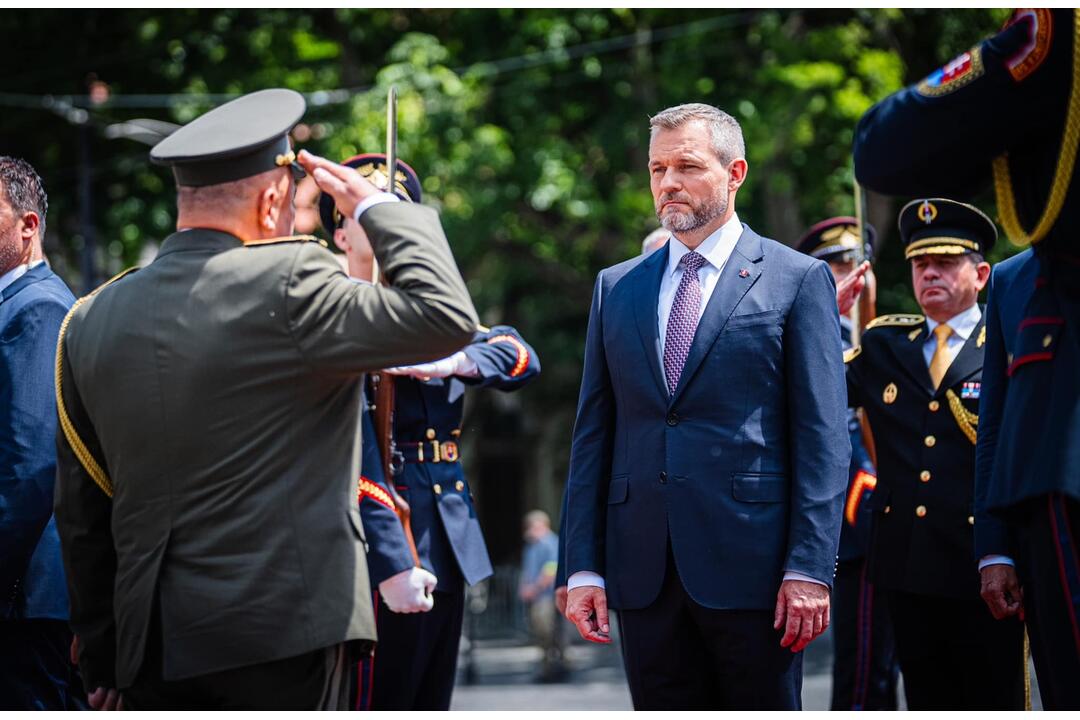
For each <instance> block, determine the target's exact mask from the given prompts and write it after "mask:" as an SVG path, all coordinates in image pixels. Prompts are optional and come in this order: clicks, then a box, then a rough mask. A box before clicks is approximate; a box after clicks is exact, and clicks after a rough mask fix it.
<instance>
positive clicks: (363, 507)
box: [320, 154, 540, 710]
mask: <svg viewBox="0 0 1080 720" xmlns="http://www.w3.org/2000/svg"><path fill="white" fill-rule="evenodd" d="M343 164H344V165H346V166H349V167H353V168H356V169H357V171H358V172H359V173H360V174H361V175H364V176H365V177H369V178H371V179H372V181H373V182H374V183H375V184H376V185H377V186H380V187H385V186H386V185H387V178H388V177H389V172H387V167H386V157H385V156H384V155H382V154H365V155H359V156H356V157H353V158H349V159H348V160H345V161H344V163H343ZM394 191H395V192H396V193H398V194H399V195H400V196H401V197H402V199H403V200H406V201H409V202H413V203H419V202H420V200H421V188H420V180H419V178H418V177H417V175H416V172H415V171H414V170H413V169H412V168H411V167H409V166H408V165H407V164H406V163H404V162H401V163H400V164H399V166H398V168H397V172H396V173H395V177H394ZM320 205H321V207H320V210H321V215H322V220H323V224H324V227H326V228H327V229H328V230H330V231H332V232H333V237H334V242H335V244H337V245H338V247H339V248H341V249H342V250H343V251H345V254H346V257H347V258H348V263H349V274H350V275H352V276H353V277H354V278H359V279H366V278H371V276H372V270H371V265H372V262H371V253H370V246H369V245H368V243H367V238H366V237H365V233H364V230H363V228H361V227H360V226H358V225H356V224H355V223H353V222H352V221H350V220H348V219H347V218H342V216H341V214H340V213H334V208H333V205H332V203H331V202H330V201H329V199H328V198H325V199H323V201H322V202H321V204H320ZM387 372H389V373H390V374H392V375H394V376H396V377H395V378H394V380H393V382H394V428H393V433H394V442H395V448H396V455H395V457H394V461H393V463H392V465H393V467H394V468H395V471H396V472H395V474H394V476H393V478H392V481H393V483H394V486H395V490H396V491H397V492H398V493H400V494H401V496H402V497H403V498H404V499H405V500H406V502H408V504H409V507H410V509H411V519H410V520H411V526H412V532H413V536H414V539H415V543H416V548H417V551H418V554H419V560H420V565H421V567H422V569H423V570H427V571H430V572H431V573H433V574H434V576H435V577H436V578H437V584H436V585H435V589H434V590H435V591H434V593H433V598H434V607H432V608H431V609H430V610H429V611H427V612H420V613H410V612H394V611H393V610H394V609H395V608H394V607H393V605H392V604H391V603H390V602H389V600H390V598H389V597H387V596H386V594H385V592H384V591H383V586H382V585H381V583H383V582H384V579H386V578H393V577H398V576H399V574H401V573H405V572H407V571H408V572H414V571H413V570H410V568H412V567H413V564H414V559H413V557H412V555H411V552H410V550H409V547H408V543H407V540H406V538H405V535H404V532H403V529H402V526H401V524H400V523H399V522H398V520H397V518H396V517H395V516H394V511H393V503H392V501H391V499H390V497H389V493H388V491H387V490H388V489H387V488H386V486H385V484H384V483H385V482H386V479H385V478H383V477H382V473H381V471H380V470H377V469H375V468H374V467H372V466H371V464H370V463H366V467H365V471H364V472H365V476H366V480H367V482H366V484H365V485H364V488H365V490H366V492H362V494H361V502H360V513H361V516H362V518H363V521H364V526H365V528H377V529H378V530H377V531H376V532H373V533H371V536H370V537H369V543H370V550H369V552H368V559H369V564H370V567H371V575H372V584H373V586H374V585H378V586H379V588H380V589H379V591H377V592H376V593H375V598H374V601H375V603H376V605H377V606H378V607H377V610H376V618H377V621H378V634H379V643H378V647H377V648H376V651H375V654H374V656H373V657H372V658H371V660H370V662H368V661H365V664H366V665H367V667H362V668H361V669H360V672H359V681H360V692H359V693H358V698H357V705H358V707H360V708H362V709H365V708H366V709H372V710H446V709H448V708H449V707H450V698H451V694H452V692H453V688H454V676H455V671H456V668H457V655H458V646H459V644H460V640H461V628H462V620H463V617H464V611H465V585H466V584H469V585H472V584H475V583H477V582H480V581H481V580H483V579H485V578H487V577H489V576H490V575H491V573H492V568H491V561H490V559H489V558H488V552H487V547H486V546H485V544H484V536H483V533H482V532H481V529H480V524H479V522H478V520H477V516H476V509H475V507H474V506H473V497H472V491H471V490H470V488H469V485H468V481H467V480H466V478H465V475H464V473H463V472H462V469H461V450H460V447H459V445H458V443H459V442H460V440H461V420H462V410H463V406H464V392H465V388H466V387H468V386H473V387H490V388H495V389H498V390H503V391H513V390H517V389H519V388H521V387H523V386H524V385H526V384H527V383H529V382H530V381H532V380H533V379H534V378H535V377H536V376H537V375H538V374H539V373H540V360H539V357H537V354H536V351H535V350H533V348H532V347H531V346H530V345H529V344H528V343H526V342H525V340H524V339H523V338H522V337H521V335H520V334H519V333H518V332H517V330H515V329H514V328H512V327H510V326H508V325H498V326H495V327H493V328H480V329H478V330H477V331H476V333H475V334H474V335H473V337H472V340H471V341H470V342H469V344H467V345H466V346H465V347H464V348H462V349H461V350H460V351H458V352H456V353H454V354H452V355H449V356H447V357H445V358H442V359H440V360H438V361H436V362H430V363H424V364H421V365H414V366H408V367H392V368H388V370H387ZM368 397H369V399H370V398H371V397H372V395H371V394H369V396H368ZM364 453H365V457H369V456H371V455H372V454H374V455H375V456H378V455H377V454H378V449H377V447H375V441H374V438H373V437H367V438H365V441H364ZM378 465H379V466H380V467H381V465H382V464H381V462H380V463H378Z"/></svg>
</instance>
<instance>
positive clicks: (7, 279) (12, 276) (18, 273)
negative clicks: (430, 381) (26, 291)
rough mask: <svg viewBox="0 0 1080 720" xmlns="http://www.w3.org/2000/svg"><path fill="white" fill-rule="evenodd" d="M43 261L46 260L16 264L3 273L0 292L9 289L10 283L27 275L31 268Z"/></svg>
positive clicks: (0, 280) (0, 276)
mask: <svg viewBox="0 0 1080 720" xmlns="http://www.w3.org/2000/svg"><path fill="white" fill-rule="evenodd" d="M43 262H45V261H44V260H38V261H36V262H32V263H23V264H22V265H16V266H15V267H13V268H11V269H10V270H8V271H7V272H6V273H4V274H3V275H0V292H4V290H7V288H8V286H9V285H11V284H12V283H14V282H15V281H16V280H18V279H19V278H21V277H22V276H23V275H25V274H26V273H27V272H29V270H30V268H33V267H37V266H38V265H40V264H41V263H43Z"/></svg>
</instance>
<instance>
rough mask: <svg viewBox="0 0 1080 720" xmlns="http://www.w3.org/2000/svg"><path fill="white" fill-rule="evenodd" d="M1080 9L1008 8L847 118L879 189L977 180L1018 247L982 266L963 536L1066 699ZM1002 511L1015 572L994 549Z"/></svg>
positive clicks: (1072, 579) (1074, 641) (1076, 506)
mask: <svg viewBox="0 0 1080 720" xmlns="http://www.w3.org/2000/svg"><path fill="white" fill-rule="evenodd" d="M1078 38H1080V11H1077V10H1074V9H1053V10H1050V9H1045V8H1024V9H1019V10H1016V11H1014V12H1013V14H1012V16H1011V17H1010V18H1009V20H1008V21H1007V22H1006V23H1005V27H1004V28H1002V30H1001V31H1000V32H999V33H998V34H997V35H994V36H993V37H991V38H989V39H987V40H985V41H983V42H982V43H980V44H978V45H976V46H975V47H974V48H972V49H970V50H969V51H967V52H965V53H962V54H961V55H960V56H959V57H957V58H956V59H955V60H953V61H952V62H950V63H949V64H948V65H946V66H945V67H944V68H941V69H940V70H937V71H935V72H933V73H931V74H930V75H929V76H928V77H927V78H926V79H925V80H923V81H921V82H920V83H918V84H916V85H914V86H911V87H909V88H906V89H904V90H901V91H900V92H898V93H896V94H894V95H892V96H890V97H888V98H886V99H885V100H883V101H882V102H880V103H878V104H877V105H875V106H874V107H873V108H871V109H870V111H869V112H868V113H867V114H866V115H865V116H864V117H863V119H862V120H861V121H860V123H859V129H858V132H857V134H856V142H855V168H856V175H857V176H858V178H859V180H860V181H861V182H862V183H863V184H865V185H866V186H868V187H870V188H872V189H874V190H877V191H879V192H883V193H889V194H894V195H906V196H911V195H924V194H937V193H941V194H949V195H950V196H956V197H961V198H964V197H971V196H973V195H975V194H976V193H979V192H981V191H983V190H984V189H985V188H987V187H988V186H989V185H990V184H991V181H992V183H993V186H994V190H995V194H996V197H997V209H998V214H999V217H1000V220H1001V224H1002V227H1003V228H1004V229H1005V232H1006V233H1007V234H1008V236H1009V238H1010V239H1011V240H1012V241H1013V242H1014V243H1016V244H1018V245H1021V246H1023V245H1027V244H1029V243H1030V245H1031V247H1030V249H1028V250H1026V251H1025V252H1022V253H1020V254H1019V255H1017V256H1015V257H1012V258H1010V259H1008V260H1006V261H1004V262H1002V263H1000V264H998V265H997V266H995V267H994V271H993V274H992V276H991V278H990V285H989V292H988V296H987V300H988V304H987V312H986V316H987V317H986V329H987V332H986V345H985V348H984V350H985V354H986V359H985V364H984V368H983V381H982V392H981V398H980V403H979V433H978V448H977V451H976V454H977V474H976V483H975V485H976V511H975V517H976V522H975V550H976V557H978V558H979V567H980V569H981V572H982V583H983V598H984V599H985V600H986V602H987V604H988V606H989V607H990V609H991V611H992V612H993V613H994V615H995V617H999V618H1002V619H1003V620H1004V619H1005V618H1011V617H1013V616H1016V615H1021V616H1023V617H1024V618H1025V620H1026V622H1027V626H1028V635H1029V636H1030V639H1031V651H1032V656H1033V658H1034V661H1035V669H1036V672H1037V673H1038V675H1039V693H1040V695H1041V696H1042V703H1043V707H1044V708H1046V709H1050V710H1065V709H1072V710H1076V709H1078V708H1080V681H1078V678H1080V544H1078V543H1080V535H1078V534H1077V532H1076V531H1075V530H1072V531H1070V530H1069V529H1070V528H1077V527H1080V450H1078V448H1080V372H1078V371H1077V368H1078V367H1080V242H1078V240H1077V238H1078V237H1080V189H1078V183H1077V182H1076V179H1075V176H1076V154H1077V145H1078V142H1080V132H1078V131H1077V130H1078V128H1080V53H1078ZM991 514H992V515H993V516H995V517H997V518H1000V519H1002V520H1004V521H1005V523H1006V526H1005V528H1004V531H1005V532H1006V533H1007V542H1008V543H1009V546H1010V548H1011V551H1012V552H1013V559H1015V562H1016V567H1015V570H1014V569H1013V567H1012V566H1011V565H1009V564H1007V563H1006V562H1005V561H1004V560H1003V559H1002V558H1000V557H995V556H994V548H995V547H997V546H1000V545H1001V544H1002V542H1003V538H1002V537H1001V536H1000V534H999V533H1001V532H1002V528H1001V526H999V525H995V524H993V523H989V522H985V521H984V519H985V518H986V517H988V516H990V515H991Z"/></svg>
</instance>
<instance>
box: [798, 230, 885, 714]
mask: <svg viewBox="0 0 1080 720" xmlns="http://www.w3.org/2000/svg"><path fill="white" fill-rule="evenodd" d="M876 238H877V231H876V230H875V229H874V227H873V226H872V225H867V226H866V241H865V243H863V244H864V248H862V249H861V252H860V248H859V244H860V239H859V228H858V221H857V220H856V219H855V218H853V217H834V218H829V219H828V220H823V221H822V222H819V223H817V224H816V225H814V226H813V227H812V228H810V229H809V230H807V231H806V234H805V235H803V237H802V238H801V239H800V240H799V241H798V243H796V245H795V248H796V249H797V250H798V251H799V252H802V253H805V254H807V255H809V256H811V257H815V258H817V259H819V260H824V261H825V262H827V263H828V264H829V269H831V270H832V273H833V277H834V278H836V281H837V282H838V283H839V282H840V281H841V280H842V279H843V278H844V277H846V276H847V275H848V274H849V273H851V272H853V271H854V270H855V268H856V266H857V265H858V259H859V257H870V256H871V255H872V253H873V247H874V243H875V240H876ZM840 335H841V339H842V341H843V345H844V349H845V350H848V349H850V348H851V347H852V322H851V319H850V318H849V317H847V316H846V315H841V316H840ZM848 412H849V415H848V427H849V429H850V433H851V468H850V471H849V477H848V490H847V498H846V501H845V503H844V523H843V525H842V527H841V530H840V550H839V554H838V556H837V565H836V579H835V580H834V582H833V594H832V628H833V689H832V703H831V708H832V709H833V710H895V709H896V679H897V676H898V675H899V671H900V669H899V666H898V665H897V662H896V650H895V647H894V644H893V636H892V624H891V623H890V622H889V616H888V608H887V607H886V605H885V602H884V597H882V595H883V594H882V593H881V592H880V591H879V590H878V589H877V588H875V586H874V583H873V582H871V580H870V576H869V574H868V572H867V566H866V555H867V546H868V544H869V541H870V523H871V511H870V503H869V502H868V501H869V499H870V497H871V494H872V493H873V490H874V487H875V485H876V484H877V471H876V470H875V469H874V464H873V462H872V461H871V460H870V453H869V452H868V451H867V449H866V445H865V443H864V442H863V434H862V424H861V423H860V422H859V418H858V416H857V415H856V413H855V411H854V410H849V411H848Z"/></svg>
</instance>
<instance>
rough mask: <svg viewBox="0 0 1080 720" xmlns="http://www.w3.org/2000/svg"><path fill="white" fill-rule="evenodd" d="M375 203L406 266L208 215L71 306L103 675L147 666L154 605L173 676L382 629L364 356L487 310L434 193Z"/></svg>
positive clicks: (78, 451) (81, 622)
mask: <svg viewBox="0 0 1080 720" xmlns="http://www.w3.org/2000/svg"><path fill="white" fill-rule="evenodd" d="M360 222H361V225H362V226H363V228H364V229H365V231H366V232H367V234H368V236H369V237H370V238H371V241H372V245H373V247H374V249H375V255H376V258H377V259H378V261H379V265H380V267H381V268H382V269H383V271H384V273H385V274H386V276H387V278H388V279H389V281H390V286H389V287H377V286H373V285H366V284H364V285H362V284H357V283H355V282H352V281H350V280H349V279H348V277H347V276H346V275H345V274H344V273H343V272H342V270H341V266H340V265H339V264H338V263H337V262H336V261H335V259H334V257H333V256H332V255H331V254H330V253H329V252H328V251H327V250H326V249H324V248H323V247H321V246H320V245H319V244H318V243H314V242H303V241H282V242H274V243H266V244H257V245H249V246H244V245H243V244H241V242H240V240H238V239H237V238H235V237H233V236H231V235H228V234H225V233H222V232H217V231H211V230H200V229H192V230H185V231H182V232H178V233H175V234H173V235H171V236H170V237H168V238H167V239H166V240H165V242H164V243H163V244H162V247H161V251H160V253H159V254H158V256H157V258H156V259H155V260H154V262H153V263H151V264H150V265H148V266H147V267H146V268H144V269H142V270H140V271H138V272H136V273H133V274H130V275H127V276H125V277H123V278H122V279H120V280H118V281H116V282H113V283H112V284H109V285H106V286H105V287H104V288H102V289H100V291H99V292H97V293H96V294H94V295H92V296H90V297H88V298H86V299H85V300H84V301H82V302H80V303H79V304H77V305H76V307H75V308H73V310H72V312H71V314H70V316H69V318H68V324H67V327H66V331H64V333H63V334H62V335H61V341H60V351H61V353H60V357H59V360H58V374H59V380H60V383H59V385H60V388H59V389H58V393H59V395H60V399H61V402H62V404H63V411H62V412H61V418H60V421H61V428H60V430H58V433H57V445H58V453H59V457H58V471H57V485H56V500H55V505H56V508H55V509H56V519H57V526H58V528H59V531H60V537H61V541H62V545H63V555H64V564H65V569H66V571H67V580H68V590H69V594H70V599H71V625H72V627H73V629H74V631H75V633H76V634H77V635H78V636H79V637H80V639H81V643H82V647H81V651H80V656H79V667H80V669H81V671H82V673H83V675H84V681H85V683H86V685H87V687H88V688H93V687H97V686H104V687H118V688H125V687H129V686H130V685H131V684H132V683H133V682H134V680H135V677H136V675H137V673H138V671H139V668H140V666H141V665H142V663H143V660H144V648H145V646H146V642H147V634H148V631H149V628H150V627H151V613H152V612H153V611H154V606H155V604H157V612H159V613H160V627H161V631H162V638H161V640H162V645H163V647H164V655H163V658H162V669H163V672H162V674H163V679H165V680H180V679H184V678H188V677H193V676H198V675H203V674H206V673H210V672H216V671H220V670H226V669H230V668H235V667H242V666H247V665H254V664H258V663H262V662H267V661H272V660H277V659H282V658H287V657H292V656H296V655H300V654H302V653H306V652H310V651H312V650H316V649H318V648H323V647H328V646H331V645H335V644H337V643H341V642H344V641H349V640H373V639H374V638H375V623H374V618H373V613H372V607H371V589H370V587H369V582H368V574H367V565H366V562H365V557H364V550H365V544H364V531H363V527H362V526H361V523H360V516H359V513H358V502H357V482H358V478H359V477H360V472H359V464H360V461H359V458H360V442H361V440H360V434H359V431H358V430H359V428H358V417H359V416H358V411H359V407H360V392H361V381H362V378H363V374H364V373H365V372H366V371H371V370H375V369H378V368H383V367H390V366H395V365H407V364H411V363H417V362H423V361H429V360H434V359H436V358H441V357H445V356H447V355H449V354H451V353H453V352H455V351H456V350H458V349H460V348H461V347H462V346H464V345H465V344H466V343H468V342H469V340H470V339H471V337H472V335H473V332H474V331H475V329H476V312H475V310H474V308H473V306H472V302H471V301H470V299H469V295H468V292H467V291H466V289H465V285H464V282H463V281H462V279H461V275H460V274H459V272H458V270H457V267H456V265H455V263H454V259H453V256H452V255H451V253H450V249H449V246H448V245H447V242H446V239H445V237H444V236H443V233H442V228H441V226H440V224H439V220H438V217H437V215H436V214H435V212H434V211H433V210H431V209H429V208H424V207H422V206H418V205H411V204H407V203H386V204H380V205H375V206H373V207H371V208H370V209H369V210H367V211H366V212H365V213H364V215H363V216H362V218H361V221H360ZM65 415H66V420H65ZM76 436H77V437H76ZM80 445H84V446H85V447H84V448H80V447H79V446H80ZM80 455H82V458H81V459H80V457H79V456H80ZM87 456H89V457H87ZM95 462H96V464H97V465H98V466H100V469H99V470H96V469H95V468H94V464H95ZM88 466H89V467H90V469H91V470H93V472H89V471H88V469H87V467H88ZM110 493H111V497H110Z"/></svg>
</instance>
